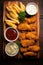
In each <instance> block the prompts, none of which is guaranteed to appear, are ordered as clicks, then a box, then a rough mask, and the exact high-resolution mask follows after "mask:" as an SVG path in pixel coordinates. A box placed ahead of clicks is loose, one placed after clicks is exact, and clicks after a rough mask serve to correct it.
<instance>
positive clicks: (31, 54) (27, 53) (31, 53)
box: [23, 52, 37, 56]
mask: <svg viewBox="0 0 43 65" xmlns="http://www.w3.org/2000/svg"><path fill="white" fill-rule="evenodd" d="M23 55H24V56H36V55H37V54H36V53H34V52H25V53H23Z"/></svg>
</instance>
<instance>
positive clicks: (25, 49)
mask: <svg viewBox="0 0 43 65" xmlns="http://www.w3.org/2000/svg"><path fill="white" fill-rule="evenodd" d="M20 51H21V52H22V53H24V52H27V51H28V48H23V47H21V48H20Z"/></svg>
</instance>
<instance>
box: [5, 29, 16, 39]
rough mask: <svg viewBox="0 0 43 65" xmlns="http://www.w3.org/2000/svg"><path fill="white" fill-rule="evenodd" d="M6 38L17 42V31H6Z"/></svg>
mask: <svg viewBox="0 0 43 65" xmlns="http://www.w3.org/2000/svg"><path fill="white" fill-rule="evenodd" d="M6 37H7V38H8V39H9V40H15V39H16V37H17V31H16V30H15V29H13V28H9V29H8V30H7V31H6Z"/></svg>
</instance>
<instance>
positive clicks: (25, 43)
mask: <svg viewBox="0 0 43 65" xmlns="http://www.w3.org/2000/svg"><path fill="white" fill-rule="evenodd" d="M34 43H35V41H34V40H26V39H25V40H21V45H22V46H23V47H27V46H30V45H33V44H34Z"/></svg>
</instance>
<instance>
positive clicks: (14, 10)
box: [5, 2, 25, 28]
mask: <svg viewBox="0 0 43 65" xmlns="http://www.w3.org/2000/svg"><path fill="white" fill-rule="evenodd" d="M24 11H25V5H24V4H23V3H22V2H14V3H11V2H8V4H7V5H6V13H5V15H6V17H5V22H6V24H7V25H8V26H11V27H13V28H17V25H16V24H19V23H20V22H19V20H18V16H19V13H20V12H24Z"/></svg>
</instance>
